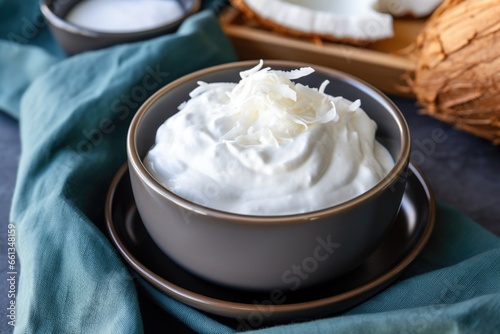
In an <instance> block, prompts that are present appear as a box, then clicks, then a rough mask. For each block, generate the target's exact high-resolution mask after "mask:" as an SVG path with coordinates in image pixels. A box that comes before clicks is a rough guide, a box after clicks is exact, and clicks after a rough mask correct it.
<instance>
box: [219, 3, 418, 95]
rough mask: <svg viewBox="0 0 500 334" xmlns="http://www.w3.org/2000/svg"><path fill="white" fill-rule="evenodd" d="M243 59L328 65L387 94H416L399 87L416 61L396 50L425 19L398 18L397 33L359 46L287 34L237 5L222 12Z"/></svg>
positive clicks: (225, 26) (224, 28)
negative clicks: (249, 15)
mask: <svg viewBox="0 0 500 334" xmlns="http://www.w3.org/2000/svg"><path fill="white" fill-rule="evenodd" d="M220 21H221V25H222V28H223V30H224V31H225V33H226V34H227V35H228V36H229V38H230V40H231V42H232V44H233V46H234V47H235V49H236V52H237V53H238V56H239V57H240V59H242V60H244V59H285V60H296V61H303V62H306V63H311V64H317V65H322V66H327V67H331V68H335V69H338V70H341V71H343V72H346V73H349V74H351V75H354V76H356V77H358V78H360V79H362V80H365V81H366V82H368V83H370V84H372V85H373V86H375V87H377V88H378V89H380V90H382V91H383V92H385V93H388V94H396V95H399V96H407V97H414V96H413V94H412V93H411V92H404V91H402V90H401V89H400V88H398V87H402V86H405V83H404V80H403V75H404V74H405V73H408V72H411V71H412V70H413V69H414V62H413V61H412V60H411V59H410V58H408V57H407V56H403V55H400V54H397V53H396V52H397V51H398V50H401V49H403V48H405V47H407V46H408V45H410V44H411V42H412V41H413V40H414V38H415V37H416V36H417V35H418V33H419V32H420V31H421V29H422V27H423V25H424V23H425V20H424V19H410V18H409V19H395V20H394V30H395V34H394V35H395V36H394V37H393V38H391V39H387V40H383V41H378V42H375V43H373V44H370V45H369V46H366V47H356V46H350V45H343V44H338V43H332V42H327V41H322V42H321V43H318V42H317V41H316V42H315V41H312V40H308V39H301V38H297V37H291V36H285V35H281V34H279V33H276V32H273V31H271V30H268V29H265V28H262V27H261V26H260V25H259V24H258V23H257V22H255V21H253V20H249V19H247V18H246V17H245V16H244V15H243V14H242V13H241V12H239V11H238V10H237V9H236V8H232V7H230V8H228V9H227V10H226V11H224V13H222V14H221V16H220Z"/></svg>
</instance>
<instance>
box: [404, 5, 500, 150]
mask: <svg viewBox="0 0 500 334" xmlns="http://www.w3.org/2000/svg"><path fill="white" fill-rule="evenodd" d="M413 56H414V58H415V65H416V66H415V71H414V73H413V76H412V77H411V78H410V79H409V80H408V84H409V86H410V88H411V89H412V90H413V92H414V93H415V95H416V97H417V100H418V102H419V104H421V105H422V106H423V107H425V109H424V110H423V112H424V113H426V114H429V115H431V116H433V117H435V118H438V119H440V120H442V121H445V122H447V123H450V124H453V125H455V126H456V127H458V128H460V129H462V130H465V131H467V132H470V133H472V134H474V135H477V136H480V137H483V138H486V139H489V140H491V141H492V142H493V143H495V144H500V1H498V0H448V1H445V2H444V3H443V4H442V5H441V6H440V7H438V9H437V10H436V11H435V12H434V14H433V15H432V16H431V17H430V18H429V20H428V21H427V23H426V25H425V27H424V29H423V30H422V32H421V34H420V35H419V36H418V37H417V39H416V41H415V43H414V45H413Z"/></svg>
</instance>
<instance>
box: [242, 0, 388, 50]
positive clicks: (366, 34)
mask: <svg viewBox="0 0 500 334" xmlns="http://www.w3.org/2000/svg"><path fill="white" fill-rule="evenodd" d="M244 3H245V4H246V6H248V7H249V9H250V10H251V11H252V12H254V13H255V14H256V15H258V16H260V17H261V18H264V19H266V20H268V21H270V22H274V23H275V24H277V25H278V26H281V27H285V28H287V29H290V30H293V31H297V32H301V33H304V34H310V35H318V36H331V37H332V38H333V39H337V40H359V41H374V40H378V39H384V38H390V37H392V36H393V25H392V15H390V14H387V13H381V12H379V11H377V10H376V9H375V8H374V4H375V0H336V1H324V0H244Z"/></svg>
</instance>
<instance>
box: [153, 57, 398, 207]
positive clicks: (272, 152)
mask: <svg viewBox="0 0 500 334" xmlns="http://www.w3.org/2000/svg"><path fill="white" fill-rule="evenodd" d="M262 65H263V63H262V61H261V62H260V63H259V64H258V65H257V66H255V67H254V68H252V69H250V70H247V71H244V72H241V73H240V76H241V81H240V82H238V83H205V82H198V87H197V88H196V89H194V90H193V91H192V92H191V93H190V99H189V100H188V101H186V102H184V103H183V104H181V105H180V106H179V112H178V113H176V114H175V115H173V116H172V117H170V118H169V119H167V121H166V122H165V123H164V124H162V125H161V126H160V127H159V129H158V131H157V133H156V143H155V145H154V146H153V148H152V149H151V150H150V151H149V152H148V154H147V156H146V158H145V159H144V164H145V166H146V168H147V170H148V171H149V172H150V173H151V174H152V176H153V177H154V178H155V179H156V180H158V181H159V182H160V183H161V184H163V185H164V186H165V187H166V188H167V189H169V190H170V191H172V192H173V193H175V194H177V195H178V196H181V197H183V198H185V199H187V200H190V201H192V202H195V203H198V204H201V205H204V206H207V207H210V208H213V209H218V210H222V211H226V212H232V213H238V214H250V215H288V214H297V213H304V212H311V211H316V210H320V209H324V208H327V207H331V206H333V205H336V204H339V203H342V202H345V201H347V200H349V199H352V198H354V197H356V196H358V195H360V194H362V193H364V192H366V191H367V190H369V189H370V188H372V187H373V186H374V185H375V184H377V183H378V182H379V181H380V180H381V179H382V178H383V177H384V176H386V175H387V173H388V171H389V170H390V169H391V168H392V166H393V165H394V161H393V159H392V157H391V155H390V154H389V152H388V151H387V150H386V149H385V148H384V147H383V146H382V145H381V144H380V143H378V142H377V141H376V140H375V131H376V128H377V126H376V124H375V122H374V121H373V120H371V119H370V118H369V117H368V116H367V115H366V113H365V112H364V111H363V110H362V109H361V108H360V101H359V100H356V101H354V102H351V101H348V100H346V99H344V98H342V97H333V96H330V95H328V94H325V92H324V91H325V88H326V86H327V85H328V81H325V82H324V83H323V84H322V85H321V86H320V87H319V88H310V87H308V86H305V85H302V84H300V83H294V82H293V81H292V80H294V79H298V78H301V77H304V76H307V75H309V74H311V73H312V72H314V70H313V69H312V68H310V67H305V68H300V69H297V70H293V71H289V72H285V71H276V70H272V69H270V68H262Z"/></svg>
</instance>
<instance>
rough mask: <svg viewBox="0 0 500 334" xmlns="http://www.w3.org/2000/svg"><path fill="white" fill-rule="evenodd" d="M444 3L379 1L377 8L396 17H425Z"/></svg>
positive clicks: (403, 0) (426, 0) (429, 1)
mask: <svg viewBox="0 0 500 334" xmlns="http://www.w3.org/2000/svg"><path fill="white" fill-rule="evenodd" d="M442 2H443V0H377V3H376V4H375V8H376V9H378V10H380V11H383V12H387V13H390V14H392V15H394V16H414V17H424V16H427V15H429V14H431V13H432V12H433V11H434V10H435V9H436V8H437V7H438V6H439V5H440V4H441V3H442Z"/></svg>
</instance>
